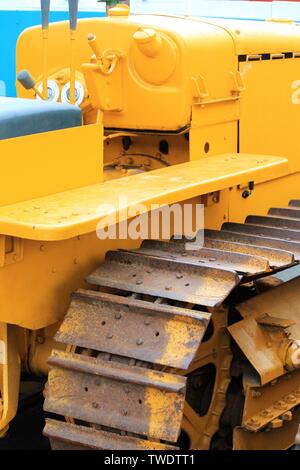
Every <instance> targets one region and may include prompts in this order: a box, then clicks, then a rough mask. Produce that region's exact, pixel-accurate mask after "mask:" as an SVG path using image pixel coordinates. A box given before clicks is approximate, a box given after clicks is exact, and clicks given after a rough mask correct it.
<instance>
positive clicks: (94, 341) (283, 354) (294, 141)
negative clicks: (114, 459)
mask: <svg viewBox="0 0 300 470" xmlns="http://www.w3.org/2000/svg"><path fill="white" fill-rule="evenodd" d="M41 3H42V27H40V26H38V27H33V28H30V29H27V30H25V31H24V32H23V33H22V34H21V36H20V38H19V40H18V44H17V58H16V60H17V73H18V79H19V81H18V98H1V99H0V150H1V156H2V173H1V175H2V177H1V181H2V183H1V196H0V234H1V235H0V392H1V395H0V396H1V400H0V432H1V435H2V436H5V433H6V432H7V429H8V426H9V423H10V422H11V420H12V419H13V418H14V416H15V415H16V413H17V408H18V397H19V390H20V382H21V380H22V374H23V373H24V372H27V373H30V374H35V375H37V376H45V377H46V376H47V377H48V379H47V384H46V387H45V390H44V395H45V404H44V408H45V410H46V411H47V412H50V413H51V414H52V415H51V416H54V418H52V417H51V418H49V419H47V420H46V423H45V428H44V434H45V435H46V436H48V437H49V439H50V441H51V446H52V448H54V449H86V448H89V449H110V450H115V449H117V450H122V449H123V450H124V449H130V450H134V449H138V450H164V449H176V448H181V449H235V450H239V449H247V450H256V449H288V448H290V447H292V446H293V445H294V444H295V439H296V435H297V432H298V428H299V422H300V415H299V413H300V408H299V404H300V278H299V277H297V265H298V263H299V260H300V140H299V124H300V73H299V64H300V29H299V26H298V25H297V24H294V23H293V22H288V21H284V20H272V21H261V22H254V21H237V20H217V19H208V18H206V19H203V18H195V17H179V16H178V17H175V16H174V17H173V16H168V15H137V16H134V15H130V12H129V8H128V6H127V5H124V4H120V5H116V6H114V7H113V8H111V9H110V11H109V15H108V17H106V18H92V19H83V20H79V21H77V6H78V5H77V4H78V2H77V1H76V0H75V1H74V0H70V2H69V4H70V22H59V23H53V24H50V25H49V3H50V2H49V0H46V1H42V2H41ZM174 205H176V207H178V206H179V207H181V208H182V209H184V208H185V207H187V206H188V207H192V212H196V208H197V207H198V206H201V207H202V208H204V209H203V210H204V228H203V227H202V228H201V227H200V228H199V230H198V231H196V232H195V231H191V233H190V235H189V234H183V236H181V237H180V236H177V235H178V234H177V231H176V227H175V222H174V220H173V219H174V218H172V217H170V223H171V230H170V235H169V236H168V237H165V236H162V235H163V234H162V233H161V227H160V226H159V230H158V232H159V234H158V236H157V237H154V236H148V232H147V233H146V234H145V233H144V232H143V233H142V232H141V233H140V234H139V231H138V230H136V232H137V233H138V235H139V236H129V227H130V223H133V224H134V223H136V225H138V223H140V222H141V220H144V221H145V220H149V219H151V217H152V216H153V214H154V212H156V211H157V210H158V211H161V215H162V217H160V218H159V219H158V220H159V221H160V225H161V224H162V223H163V221H164V220H166V217H167V212H165V210H168V209H169V210H171V209H172V207H173V206H174ZM154 208H155V209H154ZM141 218H142V219H141ZM124 226H125V228H126V229H125V236H124ZM99 227H100V229H99ZM156 228H157V227H156ZM99 232H101V233H100V234H99ZM121 232H122V234H121ZM192 232H193V233H192ZM103 233H104V234H106V235H107V236H104V235H103ZM113 235H115V236H113ZM121 235H122V236H121ZM199 238H200V239H201V240H200V242H199ZM292 272H293V273H294V274H293V275H291V274H290V273H292ZM278 273H280V274H278ZM298 273H299V271H298ZM287 279H289V280H287Z"/></svg>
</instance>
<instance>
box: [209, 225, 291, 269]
mask: <svg viewBox="0 0 300 470" xmlns="http://www.w3.org/2000/svg"><path fill="white" fill-rule="evenodd" d="M220 233H221V232H219V231H217V230H207V231H206V236H205V239H204V246H205V247H207V248H216V249H219V250H225V251H228V252H230V253H244V254H249V255H253V256H254V257H258V258H264V259H266V260H267V261H268V263H269V266H270V267H273V268H281V267H284V266H288V265H290V264H293V263H294V261H295V260H294V256H293V254H292V253H289V252H287V251H283V250H277V249H272V248H267V247H263V246H255V245H250V244H248V243H242V242H240V243H239V242H232V241H230V240H226V239H225V237H224V239H223V238H222V235H219V234H220ZM223 235H224V234H223Z"/></svg>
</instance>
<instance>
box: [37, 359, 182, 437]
mask: <svg viewBox="0 0 300 470" xmlns="http://www.w3.org/2000/svg"><path fill="white" fill-rule="evenodd" d="M49 363H50V366H51V370H50V373H49V376H48V388H47V394H46V400H45V406H44V408H45V410H46V411H49V412H52V413H56V414H60V415H63V416H70V417H72V418H75V419H80V420H81V421H86V422H89V423H94V424H99V425H103V426H107V427H109V428H114V429H119V430H122V431H128V432H134V433H136V434H139V435H144V436H148V437H150V438H153V439H163V440H166V441H169V442H176V441H177V439H178V435H179V432H180V425H181V418H182V412H183V406H184V396H185V384H186V379H185V378H184V377H180V376H175V375H173V374H168V373H163V372H158V371H153V370H148V369H145V368H141V367H136V366H127V365H125V364H121V363H118V362H113V361H103V360H101V359H97V358H93V357H88V356H83V355H79V354H74V353H73V354H72V353H64V352H61V351H53V352H52V355H51V357H50V360H49Z"/></svg>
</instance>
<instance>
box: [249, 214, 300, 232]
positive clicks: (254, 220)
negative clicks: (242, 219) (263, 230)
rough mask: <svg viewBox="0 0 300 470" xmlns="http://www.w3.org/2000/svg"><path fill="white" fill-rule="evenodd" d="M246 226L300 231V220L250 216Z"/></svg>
mask: <svg viewBox="0 0 300 470" xmlns="http://www.w3.org/2000/svg"><path fill="white" fill-rule="evenodd" d="M246 224H253V225H261V226H263V227H274V228H281V229H288V230H300V220H295V219H288V218H287V217H286V218H280V217H275V216H273V217H272V216H270V215H269V216H268V215H266V216H262V215H249V216H248V217H247V218H246Z"/></svg>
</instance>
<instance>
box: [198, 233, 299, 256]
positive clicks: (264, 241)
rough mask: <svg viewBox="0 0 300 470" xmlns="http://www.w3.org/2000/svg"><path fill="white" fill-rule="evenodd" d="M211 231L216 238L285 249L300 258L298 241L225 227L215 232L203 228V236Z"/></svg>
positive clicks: (206, 235) (208, 234)
mask: <svg viewBox="0 0 300 470" xmlns="http://www.w3.org/2000/svg"><path fill="white" fill-rule="evenodd" d="M211 233H212V236H213V238H215V237H216V236H217V237H218V240H225V241H230V242H235V243H243V244H248V245H250V246H253V245H254V246H257V247H265V248H275V249H276V250H281V251H286V252H288V253H291V254H292V255H293V256H294V258H295V260H296V261H298V260H300V243H298V242H293V241H284V240H279V239H275V238H269V237H262V236H257V235H253V234H251V235H250V234H249V235H247V234H245V233H241V232H240V233H239V232H231V231H229V230H227V229H226V231H225V230H221V231H219V232H217V231H216V230H205V237H210V236H211V235H210V234H211Z"/></svg>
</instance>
